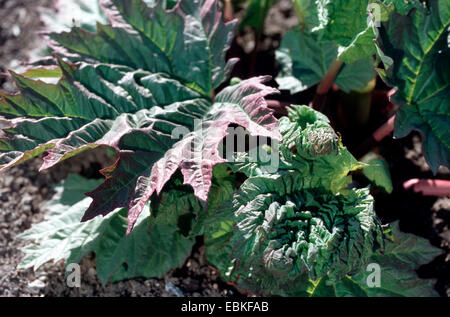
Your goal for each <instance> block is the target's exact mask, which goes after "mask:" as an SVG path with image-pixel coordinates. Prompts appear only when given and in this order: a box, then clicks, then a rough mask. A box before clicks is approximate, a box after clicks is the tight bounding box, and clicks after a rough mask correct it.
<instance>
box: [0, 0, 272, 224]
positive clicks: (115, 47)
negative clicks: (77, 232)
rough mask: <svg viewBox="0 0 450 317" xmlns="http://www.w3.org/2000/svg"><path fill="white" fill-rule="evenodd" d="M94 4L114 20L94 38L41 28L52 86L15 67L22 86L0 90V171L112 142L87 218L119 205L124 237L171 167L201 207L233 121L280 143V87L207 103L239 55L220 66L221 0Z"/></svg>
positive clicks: (249, 89)
mask: <svg viewBox="0 0 450 317" xmlns="http://www.w3.org/2000/svg"><path fill="white" fill-rule="evenodd" d="M101 5H102V7H103V8H104V10H105V14H106V15H107V16H108V19H109V21H110V24H106V25H103V24H98V25H97V31H96V32H95V33H91V32H88V31H86V30H84V29H82V28H78V27H74V28H72V30H71V31H70V32H63V33H49V34H47V36H48V38H49V39H50V40H51V47H52V48H53V49H54V50H55V61H56V62H57V65H58V67H59V68H58V69H59V71H60V72H59V74H60V76H59V77H58V79H59V81H58V83H57V84H48V83H45V82H43V81H40V80H37V81H36V80H33V79H31V78H28V77H25V76H22V75H19V74H16V73H13V72H12V73H11V74H12V77H13V79H14V80H15V81H16V83H17V86H18V87H19V89H20V93H19V94H17V95H8V94H6V93H0V98H1V99H0V115H2V116H4V117H5V118H7V120H6V121H5V122H4V124H3V128H2V131H3V133H4V136H3V137H2V138H1V139H0V152H1V154H0V167H1V169H4V168H7V167H10V166H14V165H16V164H19V163H21V162H24V161H26V160H28V159H30V158H32V157H34V156H37V155H39V154H42V153H43V152H45V151H47V152H48V154H47V156H46V157H45V158H44V163H43V165H42V167H41V170H44V169H47V168H50V167H52V166H54V165H55V164H57V163H58V162H60V161H62V160H65V159H68V158H70V157H73V156H75V155H79V154H80V153H82V152H83V151H85V150H87V149H91V148H96V147H98V146H101V145H106V146H109V147H112V148H114V149H115V150H116V152H117V161H116V163H115V164H114V165H113V166H111V167H108V168H106V169H105V170H104V171H103V173H104V174H105V176H106V181H105V182H104V183H103V184H102V185H100V186H99V187H98V188H97V189H95V190H93V191H92V192H90V193H89V194H88V195H89V196H90V197H92V198H93V201H92V203H91V204H90V206H89V208H88V209H87V211H86V212H85V214H84V216H83V221H87V220H89V219H92V218H94V217H96V216H98V215H103V216H105V215H107V214H109V213H110V212H112V211H114V210H115V209H117V208H127V209H128V230H127V232H128V233H130V232H131V230H132V228H133V226H134V225H135V223H136V221H137V219H138V217H139V215H140V213H141V212H142V210H143V208H144V206H145V204H146V203H147V201H148V200H149V199H150V197H151V196H152V194H153V193H157V194H160V193H161V191H162V189H163V187H164V185H165V184H166V183H167V182H168V181H169V180H170V179H171V177H172V175H173V174H174V173H175V172H176V171H177V170H178V169H180V170H181V172H182V174H183V176H184V183H185V184H188V185H191V186H192V188H193V189H194V192H195V195H196V196H197V197H198V198H199V199H200V200H201V201H202V202H204V203H206V201H207V199H208V193H209V190H210V187H211V178H212V168H213V167H214V166H215V165H217V164H220V163H223V162H224V159H222V158H221V157H220V156H219V151H218V144H219V143H220V142H221V140H222V138H223V137H224V136H225V134H226V130H227V127H228V126H229V125H230V124H237V125H241V126H243V127H244V128H246V129H247V130H248V131H249V132H250V133H251V134H252V135H262V136H267V137H272V138H274V139H277V138H279V133H278V130H277V126H278V123H277V120H276V119H275V117H273V116H272V112H271V110H269V108H268V107H267V105H266V103H265V101H264V96H266V95H267V94H271V93H274V92H276V90H275V89H273V88H269V87H267V86H265V85H264V84H263V82H264V81H265V80H266V78H264V77H260V78H253V79H249V80H246V81H243V82H241V83H240V84H238V85H235V86H231V87H228V88H225V89H224V90H222V91H221V92H220V93H219V94H217V96H216V97H215V99H214V100H213V99H212V97H211V93H212V92H213V90H214V89H215V88H216V87H218V86H219V85H220V84H221V83H222V82H223V81H224V80H225V78H226V76H227V74H228V72H229V71H230V69H231V67H232V66H233V64H234V63H235V62H236V60H230V61H228V62H225V53H226V51H227V49H228V48H229V45H230V42H231V40H232V37H233V30H234V24H235V22H230V23H227V24H225V23H223V22H222V19H221V12H220V11H219V7H218V1H217V0H193V1H180V2H178V4H177V5H176V6H175V7H173V8H172V9H171V10H168V11H167V10H166V9H165V8H164V6H163V4H162V2H157V3H156V4H155V5H154V6H148V5H147V4H146V3H145V2H144V1H142V0H132V1H122V0H103V1H101ZM56 73H58V72H56ZM39 76H41V77H46V76H49V77H52V76H53V77H54V76H55V70H54V68H52V69H51V70H48V69H46V68H39Z"/></svg>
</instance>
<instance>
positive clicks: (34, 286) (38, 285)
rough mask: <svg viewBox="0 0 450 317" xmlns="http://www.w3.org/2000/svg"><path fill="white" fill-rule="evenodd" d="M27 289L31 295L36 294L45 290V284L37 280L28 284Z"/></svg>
mask: <svg viewBox="0 0 450 317" xmlns="http://www.w3.org/2000/svg"><path fill="white" fill-rule="evenodd" d="M28 288H29V289H30V291H31V292H33V293H38V292H39V291H40V290H42V289H44V288H45V283H44V282H43V281H41V280H39V279H37V280H34V281H33V282H30V283H28Z"/></svg>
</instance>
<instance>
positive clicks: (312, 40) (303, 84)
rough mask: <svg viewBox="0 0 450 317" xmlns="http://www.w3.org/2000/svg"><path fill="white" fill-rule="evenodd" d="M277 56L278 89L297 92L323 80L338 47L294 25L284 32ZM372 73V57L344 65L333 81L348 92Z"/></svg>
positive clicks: (363, 84) (362, 83)
mask: <svg viewBox="0 0 450 317" xmlns="http://www.w3.org/2000/svg"><path fill="white" fill-rule="evenodd" d="M372 33H373V31H372ZM276 55H277V60H278V61H279V63H280V64H281V70H280V73H279V75H278V77H277V78H276V80H277V83H278V84H279V85H280V89H283V90H290V91H291V93H297V92H299V91H303V90H306V89H308V88H310V87H312V86H314V85H315V84H318V83H319V82H320V81H321V80H322V78H323V77H324V76H325V74H326V73H327V71H328V68H329V67H330V65H331V63H332V62H333V61H334V60H335V59H336V57H337V55H338V47H337V46H336V44H334V43H333V42H331V41H319V40H318V39H317V36H316V35H313V34H307V33H305V32H304V31H301V30H300V29H298V28H296V29H292V30H290V31H288V32H287V33H286V35H285V37H284V38H283V41H282V43H281V47H280V49H279V50H278V51H277V52H276ZM374 76H375V69H374V67H373V61H372V58H370V57H368V58H362V59H357V60H355V61H354V62H352V63H349V64H345V65H344V66H343V68H342V69H341V71H340V72H339V73H338V75H337V77H336V79H335V83H336V85H338V86H339V88H340V89H342V90H343V91H345V92H349V91H351V90H355V89H361V88H363V87H365V86H366V85H367V83H368V82H369V81H370V80H371V79H372V78H373V77H374Z"/></svg>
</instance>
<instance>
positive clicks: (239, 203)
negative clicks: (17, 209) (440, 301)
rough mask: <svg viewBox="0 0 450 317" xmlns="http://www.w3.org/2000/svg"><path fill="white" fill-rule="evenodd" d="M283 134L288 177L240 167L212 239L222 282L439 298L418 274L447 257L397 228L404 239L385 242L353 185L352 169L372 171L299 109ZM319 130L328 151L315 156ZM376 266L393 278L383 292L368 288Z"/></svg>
mask: <svg viewBox="0 0 450 317" xmlns="http://www.w3.org/2000/svg"><path fill="white" fill-rule="evenodd" d="M280 131H281V133H282V136H283V142H282V143H281V144H280V145H279V147H280V152H281V153H282V154H283V156H282V158H281V161H282V162H283V164H282V167H281V170H280V171H278V172H277V173H270V172H267V171H266V170H264V169H263V168H261V166H258V165H259V163H258V162H256V163H250V162H245V158H244V163H243V164H241V165H238V169H239V170H240V171H244V172H247V173H248V174H249V175H250V177H249V178H248V179H247V180H246V181H245V182H244V184H242V186H241V187H240V188H239V190H238V191H237V192H236V193H235V194H234V196H233V199H232V200H229V201H228V202H227V203H226V204H224V205H223V206H222V208H221V210H220V211H219V214H220V218H221V220H222V221H221V222H220V223H219V222H217V223H216V224H215V226H214V227H212V228H211V229H210V231H209V233H208V234H207V239H206V244H207V253H206V254H207V258H208V260H209V261H210V262H211V263H212V264H213V265H214V266H215V267H216V268H217V269H218V270H219V271H220V272H221V273H222V276H223V278H224V279H226V280H227V281H229V282H233V283H236V285H237V286H238V287H241V288H244V289H247V290H251V291H253V292H257V293H263V294H271V295H287V296H348V295H351V296H377V295H381V296H411V295H413V296H428V295H433V294H434V291H433V290H432V288H431V286H432V284H433V282H432V281H423V280H420V279H418V277H417V276H416V274H415V272H414V270H415V269H417V267H418V266H419V265H421V264H424V263H427V262H429V261H430V260H431V259H432V258H433V257H434V256H436V255H438V254H440V252H441V251H440V250H439V249H437V248H434V247H432V246H431V245H429V244H428V243H426V242H425V240H424V239H421V238H417V237H413V236H410V235H406V234H403V233H400V232H399V231H398V230H397V226H396V225H395V226H394V237H395V239H398V240H394V241H395V242H394V243H391V242H389V241H388V240H387V239H386V238H385V236H384V234H383V229H382V226H381V223H380V220H379V219H378V218H377V216H376V214H375V211H374V209H373V207H374V201H373V198H372V196H370V195H369V191H368V189H348V187H347V184H348V183H349V181H350V175H348V174H349V172H350V171H352V170H355V169H357V168H360V167H362V166H364V165H363V164H360V163H358V162H357V161H356V160H355V159H354V158H353V157H352V156H351V154H350V153H349V152H348V151H347V150H346V149H345V147H344V146H343V145H342V143H341V142H340V140H336V137H335V135H334V134H333V133H331V132H332V128H331V127H330V126H329V124H328V122H327V120H326V119H325V118H324V116H323V115H322V114H320V113H318V112H316V111H314V110H312V109H310V108H308V107H306V106H302V107H299V106H294V108H293V109H291V110H290V114H289V117H285V118H282V119H281V121H280ZM312 131H316V134H320V140H321V142H323V143H325V144H328V145H327V149H330V150H329V151H311V148H313V149H316V147H317V144H316V142H314V141H313V142H311V139H310V138H308V135H310V134H311V132H312ZM293 146H294V147H295V148H296V151H294V152H293V151H292V149H293ZM319 149H320V147H319ZM309 171H313V172H312V173H309ZM317 171H320V173H318V172H317ZM216 216H217V215H216ZM405 240H406V241H407V242H405ZM406 246H408V247H406ZM419 250H421V251H419ZM396 252H400V253H401V252H405V255H404V256H403V255H402V256H397V254H396ZM382 254H384V255H382ZM371 262H372V263H378V264H379V265H381V266H382V270H383V274H384V272H385V270H386V271H387V272H389V280H388V279H387V277H386V276H384V277H383V280H382V283H386V284H382V286H381V288H378V289H371V288H370V286H369V284H368V283H367V276H368V274H366V273H367V272H366V266H367V265H368V264H369V263H371ZM394 271H395V274H391V273H393V272H394ZM390 279H393V280H390Z"/></svg>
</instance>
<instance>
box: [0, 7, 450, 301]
mask: <svg viewBox="0 0 450 317" xmlns="http://www.w3.org/2000/svg"><path fill="white" fill-rule="evenodd" d="M78 3H81V2H78ZM219 3H220V2H219V0H180V1H150V0H148V1H144V0H127V1H125V0H100V2H99V5H100V7H101V8H102V10H103V12H104V18H105V19H106V20H107V23H106V24H102V23H97V24H96V25H95V26H93V25H92V24H89V25H90V26H88V28H90V31H88V30H86V29H85V28H83V27H81V26H80V27H77V26H74V27H72V28H71V29H70V30H67V31H64V32H61V33H54V32H48V33H46V34H45V37H46V39H47V40H48V43H49V47H50V48H51V49H52V50H53V52H54V53H53V55H52V56H53V57H52V59H51V60H50V61H49V60H45V62H44V61H42V63H43V64H39V62H38V63H37V64H36V65H35V66H33V67H32V68H30V69H29V70H28V71H26V72H25V73H22V74H18V73H15V72H11V77H12V79H13V80H14V81H15V83H16V85H17V88H18V90H19V92H18V93H17V94H8V93H5V92H0V129H1V132H0V170H5V169H7V168H9V167H12V166H16V165H18V164H20V163H23V162H25V161H27V160H29V159H31V158H34V157H36V156H39V155H41V154H44V160H43V164H42V166H41V168H40V169H41V170H45V169H48V168H51V167H54V166H55V165H57V164H58V163H59V162H61V161H64V160H66V159H70V158H72V157H74V156H76V155H80V156H82V155H83V152H84V151H86V150H96V149H97V150H98V148H99V147H105V146H106V147H108V148H110V149H112V150H113V151H114V152H115V154H116V161H115V163H114V164H113V165H112V166H109V167H106V168H104V169H102V170H101V173H102V174H103V175H104V177H105V179H104V180H103V181H101V180H87V179H84V178H82V177H80V176H78V175H71V176H69V178H68V179H66V180H65V181H64V182H63V183H62V184H60V185H59V186H57V187H56V195H55V196H54V197H53V199H52V200H51V201H50V202H49V203H48V204H47V206H46V209H47V210H48V214H47V215H46V218H45V219H44V221H43V222H42V223H40V224H37V225H35V226H34V227H32V228H31V229H29V230H28V231H26V232H24V233H23V234H22V235H21V238H23V239H25V240H27V241H28V244H27V245H26V246H25V247H24V248H23V249H22V251H23V252H24V254H25V256H24V258H23V261H22V263H21V264H20V266H19V268H21V269H25V268H29V267H33V268H35V269H37V268H39V267H40V266H42V265H43V264H44V263H47V262H49V261H53V262H58V261H61V260H63V261H64V262H65V263H66V264H69V263H77V262H80V261H81V260H82V259H83V257H85V256H86V255H87V254H90V253H95V259H96V265H97V272H98V276H99V278H100V280H101V281H102V282H103V283H104V284H106V283H107V282H108V281H111V282H116V281H120V280H124V279H129V278H136V277H143V278H153V277H162V276H163V275H164V274H166V273H167V272H168V271H170V270H171V269H174V268H176V267H179V266H180V265H182V264H183V263H184V261H185V260H186V258H187V257H188V256H189V254H190V252H191V249H192V246H193V244H194V242H195V239H196V238H197V237H199V236H203V237H204V240H205V244H206V251H205V252H206V258H207V260H208V262H209V263H210V264H211V265H212V266H214V267H215V268H216V269H217V270H218V271H219V273H220V275H221V276H222V278H223V279H224V280H225V281H226V282H230V283H235V284H236V285H237V287H239V288H240V289H244V290H248V291H252V292H254V293H258V294H265V295H282V296H429V295H430V296H431V295H435V294H434V291H433V290H432V284H433V281H432V280H421V279H419V278H418V277H417V275H416V272H415V270H416V269H417V267H418V266H420V265H422V264H425V263H428V262H429V261H430V260H431V259H432V258H433V257H434V256H436V255H438V254H439V253H440V251H439V250H438V249H437V248H434V247H432V246H431V245H429V244H428V243H427V242H425V240H424V239H422V238H419V237H415V236H412V235H410V234H406V233H402V232H401V231H400V230H399V227H398V225H397V224H393V225H392V226H391V227H392V228H391V229H389V228H388V227H386V226H384V225H382V224H381V221H380V219H379V218H378V217H377V215H376V213H375V210H374V200H373V197H372V196H371V195H370V193H369V189H368V188H356V186H355V184H354V182H353V181H352V173H353V172H355V171H358V170H361V169H363V168H364V172H365V174H366V175H367V177H368V178H369V179H373V180H374V182H375V183H376V184H377V185H378V186H381V187H384V188H386V191H390V190H392V188H391V187H392V184H391V183H390V182H389V179H386V178H389V177H388V176H386V175H388V172H386V173H385V175H384V176H383V177H380V175H378V174H379V170H380V168H382V169H384V170H386V169H387V168H386V166H381V167H380V161H379V160H378V161H376V160H374V159H370V160H368V161H367V162H368V164H365V163H362V162H359V161H358V160H356V159H355V158H354V157H353V155H352V154H351V153H350V152H349V151H348V150H347V148H346V147H345V146H344V145H343V142H342V139H341V137H340V135H339V134H338V133H337V132H335V131H334V129H333V128H332V127H331V125H330V121H329V119H328V118H327V117H326V116H325V115H324V114H322V113H320V112H317V111H315V110H313V109H311V108H309V107H307V106H292V107H290V108H289V109H288V111H287V112H288V116H286V117H283V118H281V119H280V120H278V119H277V118H276V117H275V116H274V114H273V111H272V110H271V109H269V107H268V105H267V102H266V100H265V97H266V96H267V95H269V94H274V93H277V92H278V91H277V89H275V88H272V87H269V86H266V85H265V84H264V83H265V81H267V80H268V79H269V77H265V76H263V77H256V78H250V79H247V80H243V81H239V82H237V83H235V84H234V85H232V86H228V87H225V88H222V84H223V83H224V82H225V80H226V79H227V78H228V75H229V74H230V71H231V70H232V67H233V65H234V64H235V63H236V60H235V59H230V60H228V61H227V60H226V59H225V54H226V52H227V50H228V48H229V46H230V43H231V41H232V39H233V33H234V30H235V25H236V21H231V22H227V23H225V22H223V20H222V14H221V11H220V7H219ZM252 3H256V2H252ZM265 3H266V4H268V3H271V1H267V2H265ZM295 3H296V9H297V14H298V15H299V17H300V26H299V28H298V29H296V30H294V31H292V32H291V33H290V34H288V35H287V37H286V39H285V41H284V44H283V45H284V48H286V47H288V46H289V47H290V45H291V46H292V47H291V48H289V47H288V48H289V49H290V50H291V51H290V52H289V51H287V52H286V51H285V52H284V53H286V54H285V55H283V54H284V53H283V50H284V48H282V49H281V50H280V54H279V57H281V58H283V56H284V57H285V62H286V63H285V64H284V66H283V67H284V68H283V69H284V71H286V72H287V74H288V75H287V76H285V77H283V76H284V75H283V72H282V75H280V77H278V81H279V83H280V84H281V86H282V88H283V85H284V84H283V82H284V83H288V86H284V87H290V88H289V89H291V90H292V89H293V91H300V90H303V89H305V88H307V87H311V86H312V85H314V84H316V83H318V82H319V81H321V80H322V77H324V76H325V77H326V76H327V74H329V72H330V69H332V70H333V71H335V72H336V75H337V77H336V81H335V83H336V84H337V85H338V86H339V87H340V88H341V89H342V90H344V91H350V90H354V89H359V88H362V87H365V86H366V84H367V82H368V81H370V80H372V79H373V77H374V75H375V71H374V65H375V64H374V59H373V57H372V55H374V54H377V55H378V56H379V57H380V58H381V60H382V61H383V63H384V65H385V70H380V71H379V73H380V74H381V75H382V77H383V78H384V79H385V80H386V81H387V82H389V83H392V85H396V86H397V91H398V92H397V95H396V96H395V100H400V99H399V98H404V103H405V104H406V105H405V106H402V107H403V108H401V110H400V111H403V113H402V112H399V117H398V118H400V119H398V120H397V121H398V122H400V127H399V129H400V131H403V130H401V129H405V131H406V130H408V129H409V128H410V126H408V125H407V124H409V125H411V124H412V127H411V128H423V127H424V126H425V128H427V129H429V130H432V131H435V130H436V129H437V130H436V131H438V132H434V134H433V136H435V137H436V138H435V139H439V140H440V141H441V142H443V143H445V133H446V132H445V131H443V132H442V131H441V132H439V131H440V130H439V129H438V128H442V124H443V123H442V122H444V123H445V122H446V121H445V120H446V119H445V118H444V117H445V115H446V113H448V111H447V110H448V109H446V105H447V102H446V99H445V96H446V95H445V94H446V93H447V88H448V85H446V83H448V81H447V79H448V78H447V77H446V74H444V73H445V71H444V70H445V65H446V64H445V61H446V60H445V56H446V54H447V53H448V52H447V50H446V48H445V47H444V46H445V45H444V44H445V43H446V42H445V40H448V38H447V37H445V38H444V37H442V36H443V35H442V34H445V36H446V35H447V34H448V31H447V30H446V29H444V30H443V29H442V26H444V25H447V26H448V21H447V22H445V21H446V20H445V18H446V17H447V15H446V14H447V13H448V10H447V11H446V12H447V13H445V12H442V13H439V14H438V13H437V12H440V10H437V9H448V6H447V7H444V6H445V5H444V1H438V2H436V3H437V4H435V5H431V9H430V10H431V11H430V12H431V13H430V14H429V15H427V17H425V16H424V15H422V14H423V12H424V11H422V10H423V7H422V6H421V2H418V1H412V2H411V3H410V4H409V5H407V6H405V5H403V4H402V3H401V1H394V0H393V1H384V2H383V3H382V11H381V21H382V22H383V24H382V27H381V28H380V29H379V30H378V31H377V29H375V25H374V23H375V19H373V18H369V19H368V16H369V15H370V14H371V13H370V14H369V15H368V14H366V10H367V4H368V3H375V1H359V0H358V1H352V2H348V1H340V0H335V1H301V0H296V2H295ZM376 3H381V2H378V1H377V2H376ZM91 4H92V5H96V4H97V3H95V4H94V3H91ZM266 7H267V8H268V5H266ZM394 10H397V11H398V13H396V11H394ZM266 11H267V10H266ZM444 11H445V10H444ZM348 15H349V16H355V17H356V16H357V17H356V18H355V19H354V20H352V19H349V18H348ZM397 15H399V16H398V17H399V19H397ZM400 18H401V19H400ZM428 19H431V20H428ZM388 20H389V21H388ZM258 21H259V22H261V19H260V20H258ZM402 21H410V22H411V21H412V22H411V23H412V24H411V25H412V26H415V28H413V27H412V28H408V29H407V30H405V31H403V33H402V32H400V33H398V32H396V31H393V30H396V29H399V28H398V25H397V23H400V22H402ZM428 22H429V23H428ZM418 26H423V27H425V31H426V32H425V33H424V34H422V33H420V32H417V30H418ZM408 32H412V33H413V34H414V36H415V37H417V38H418V39H417V41H418V42H417V43H419V44H420V45H422V46H420V47H422V48H424V49H423V51H422V53H423V55H424V56H422V57H424V59H423V60H421V61H419V63H418V64H417V63H413V62H412V60H411V58H412V57H416V56H417V55H416V53H414V54H413V52H415V51H413V48H410V47H408V45H407V44H405V43H407V39H409V38H408V37H409V36H410V35H411V34H410V33H408ZM414 32H415V33H414ZM439 32H441V33H439ZM446 32H447V33H446ZM419 33H420V34H419ZM399 34H400V35H401V36H400V37H396V36H398V35H399ZM432 36H435V37H434V38H435V39H436V38H437V39H438V40H437V42H436V43H434V44H433V43H429V41H431V38H432ZM375 39H376V40H377V42H376V43H375V42H374V40H375ZM405 39H406V40H405ZM414 43H415V42H413V43H412V44H414ZM417 43H416V44H417ZM423 45H425V46H423ZM427 45H428V46H427ZM430 45H431V46H430ZM435 45H436V46H435ZM392 47H396V48H397V49H398V47H401V48H402V49H404V50H405V52H409V53H408V54H399V55H396V52H397V51H395V50H394V53H392V52H391V51H390V49H392ZM317 52H321V53H323V54H317ZM292 53H294V55H291V56H290V55H289V54H292ZM431 55H433V56H432V57H430V56H431ZM44 63H45V64H44ZM49 64H50V65H49ZM411 65H412V66H416V67H418V68H417V69H416V71H413V73H414V74H415V76H417V77H414V78H415V80H416V82H414V81H413V82H411V81H410V79H408V78H409V77H408V78H407V79H405V77H403V74H404V73H405V74H407V75H408V76H409V75H411V74H410V73H408V71H411V69H410V68H408V67H409V66H411ZM341 66H343V67H341ZM433 67H438V68H433ZM289 72H290V73H289ZM425 76H427V77H426V78H427V80H425V79H424V78H425ZM414 78H413V79H414ZM417 83H418V84H419V85H420V87H422V88H415V87H418V86H417ZM289 85H290V86H289ZM411 85H412V88H411ZM219 86H221V89H220V90H219V89H218V87H219ZM405 96H409V97H408V98H409V99H408V98H407V97H405ZM423 98H425V99H423ZM402 100H403V99H402ZM396 102H397V101H396ZM430 105H431V106H436V107H438V108H433V107H431V109H432V110H433V111H435V112H436V113H438V114H439V115H438V116H436V117H435V116H434V115H432V114H430V116H424V114H429V113H428V112H427V111H429V110H428V109H429V108H427V107H428V106H430ZM425 108H426V109H427V110H424V109H425ZM402 109H405V110H402ZM408 109H409V110H408ZM414 109H416V110H414ZM420 111H423V112H420ZM419 112H420V113H419ZM410 114H411V116H410ZM412 114H414V115H416V114H417V116H413V115H412ZM419 117H420V118H419ZM408 118H410V119H411V120H412V121H411V122H412V123H403V121H406V122H408V120H409V119H408ZM419 119H420V120H424V122H425V123H426V124H428V125H429V126H426V124H425V123H423V122H422V121H420V120H419ZM428 119H430V120H431V121H426V120H428ZM434 120H435V121H434ZM402 124H405V125H404V128H402ZM234 126H240V127H242V128H244V129H245V130H246V132H247V133H248V134H250V135H251V137H253V138H254V137H264V138H265V139H266V140H267V139H270V142H265V143H264V142H257V143H256V144H255V146H254V147H252V146H249V151H247V152H245V151H239V150H238V151H236V149H234V148H232V149H231V150H232V151H231V152H232V154H233V155H232V157H233V159H232V160H229V159H228V154H229V152H228V150H229V149H225V150H226V151H227V152H226V153H227V155H226V158H225V157H224V155H223V150H224V147H226V145H227V144H225V143H227V141H226V142H225V143H224V142H223V140H224V138H225V137H226V136H227V135H228V134H229V128H230V127H234ZM435 128H436V129H435ZM427 131H428V130H427ZM399 133H400V132H399ZM233 137H234V136H233ZM225 139H226V138H225ZM435 139H433V138H431V140H432V141H430V142H434V143H433V144H432V146H434V144H435V143H437V141H436V140H435ZM249 140H252V138H250V139H249ZM433 140H434V141H433ZM249 143H252V142H251V141H249ZM427 144H430V143H427ZM245 145H249V144H247V143H246V144H245ZM238 148H240V147H239V146H238ZM244 148H245V146H244ZM255 149H256V151H255ZM429 149H430V150H431V149H432V147H430V148H429ZM439 149H440V151H438V152H437V154H436V155H437V161H438V162H441V163H446V162H447V161H445V160H444V159H442V158H445V157H446V156H445V155H448V152H445V147H444V148H439ZM255 153H256V154H257V155H256V157H255V156H254V155H253V154H255ZM443 153H444V154H443ZM445 153H447V154H445ZM271 156H272V157H276V158H277V160H276V161H275V162H274V161H272V160H267V157H271ZM428 157H430V154H428ZM432 159H433V158H432ZM274 165H275V166H274ZM242 174H243V175H244V176H245V177H244V180H242V177H237V175H239V176H242ZM85 192H88V193H87V194H86V195H84V193H85ZM86 196H87V197H86ZM100 215H101V216H102V217H99V216H100ZM389 231H392V234H389ZM392 236H393V238H392ZM371 264H378V265H379V266H381V268H382V270H383V271H382V275H381V276H382V277H381V278H382V282H381V285H382V287H375V288H373V287H372V286H370V285H369V284H368V283H367V278H368V276H367V275H368V272H367V267H368V265H371Z"/></svg>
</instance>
